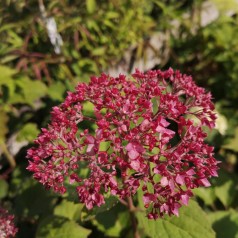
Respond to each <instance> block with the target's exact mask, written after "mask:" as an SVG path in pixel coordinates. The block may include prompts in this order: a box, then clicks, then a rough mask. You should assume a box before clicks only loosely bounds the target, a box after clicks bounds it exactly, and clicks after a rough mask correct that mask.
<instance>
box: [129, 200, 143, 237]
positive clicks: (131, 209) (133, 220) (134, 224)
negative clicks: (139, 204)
mask: <svg viewBox="0 0 238 238" xmlns="http://www.w3.org/2000/svg"><path fill="white" fill-rule="evenodd" d="M127 204H128V208H129V213H130V217H131V223H132V229H133V238H140V234H139V232H138V229H137V228H138V226H137V220H136V216H135V211H136V209H135V207H134V204H133V201H132V198H131V197H127Z"/></svg>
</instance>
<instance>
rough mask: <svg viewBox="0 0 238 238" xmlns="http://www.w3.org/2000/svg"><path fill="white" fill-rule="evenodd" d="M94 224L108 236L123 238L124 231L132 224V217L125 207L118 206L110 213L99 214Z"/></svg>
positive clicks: (109, 211)
mask: <svg viewBox="0 0 238 238" xmlns="http://www.w3.org/2000/svg"><path fill="white" fill-rule="evenodd" d="M92 223H93V225H94V226H96V227H97V229H98V230H100V231H102V232H103V233H104V234H105V235H106V236H109V237H122V231H123V230H124V229H125V228H126V226H127V225H128V224H130V216H129V213H128V210H127V209H126V207H125V206H123V205H122V204H117V205H116V206H114V207H113V208H111V209H110V210H108V211H104V212H101V213H98V214H97V215H96V218H95V219H93V220H92Z"/></svg>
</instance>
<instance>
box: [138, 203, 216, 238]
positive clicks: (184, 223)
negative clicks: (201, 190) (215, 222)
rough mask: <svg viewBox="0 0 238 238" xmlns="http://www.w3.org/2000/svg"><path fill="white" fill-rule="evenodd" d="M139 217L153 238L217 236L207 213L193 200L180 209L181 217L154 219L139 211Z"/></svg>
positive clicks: (142, 227)
mask: <svg viewBox="0 0 238 238" xmlns="http://www.w3.org/2000/svg"><path fill="white" fill-rule="evenodd" d="M137 218H138V221H139V226H140V228H141V229H142V230H143V231H144V233H145V234H146V235H148V236H149V237H151V238H157V237H163V238H201V237H206V238H215V233H214V231H213V230H212V228H211V225H210V222H209V220H208V218H207V216H206V214H205V213H204V212H203V210H202V209H201V208H200V207H199V205H198V204H197V203H196V202H195V201H192V200H190V202H189V205H188V206H184V207H182V208H181V209H180V212H179V217H175V216H173V217H168V216H166V217H165V218H161V219H158V220H156V221H154V220H149V219H148V218H147V217H145V214H144V213H142V212H139V213H137Z"/></svg>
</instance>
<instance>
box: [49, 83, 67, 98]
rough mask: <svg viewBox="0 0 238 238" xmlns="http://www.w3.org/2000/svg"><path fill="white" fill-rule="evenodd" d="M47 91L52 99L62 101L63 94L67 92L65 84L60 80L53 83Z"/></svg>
mask: <svg viewBox="0 0 238 238" xmlns="http://www.w3.org/2000/svg"><path fill="white" fill-rule="evenodd" d="M47 93H48V95H49V96H50V97H51V98H52V99H54V100H58V101H62V100H63V94H64V93H65V85H64V84H63V83H61V82H59V81H58V82H56V83H54V84H52V85H51V86H50V87H49V88H48V91H47Z"/></svg>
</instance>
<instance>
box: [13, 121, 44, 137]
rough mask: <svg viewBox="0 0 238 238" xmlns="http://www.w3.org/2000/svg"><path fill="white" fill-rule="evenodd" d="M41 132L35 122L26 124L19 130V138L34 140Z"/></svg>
mask: <svg viewBox="0 0 238 238" xmlns="http://www.w3.org/2000/svg"><path fill="white" fill-rule="evenodd" d="M39 133H40V130H39V129H38V128H37V125H36V124H34V123H27V124H25V125H24V126H23V127H22V128H21V130H20V131H19V132H18V135H17V140H18V141H25V140H27V141H33V140H34V138H36V136H37V135H38V134H39Z"/></svg>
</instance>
